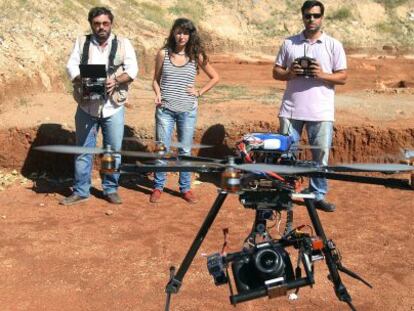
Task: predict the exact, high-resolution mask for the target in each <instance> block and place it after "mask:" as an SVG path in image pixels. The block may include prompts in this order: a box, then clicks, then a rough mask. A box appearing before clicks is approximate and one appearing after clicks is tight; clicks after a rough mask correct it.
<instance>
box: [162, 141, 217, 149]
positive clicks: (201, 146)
mask: <svg viewBox="0 0 414 311" xmlns="http://www.w3.org/2000/svg"><path fill="white" fill-rule="evenodd" d="M170 146H171V147H175V148H186V147H190V148H191V149H205V148H212V147H213V146H212V145H204V144H191V145H185V144H183V143H180V142H178V141H174V142H172V143H171V144H170Z"/></svg>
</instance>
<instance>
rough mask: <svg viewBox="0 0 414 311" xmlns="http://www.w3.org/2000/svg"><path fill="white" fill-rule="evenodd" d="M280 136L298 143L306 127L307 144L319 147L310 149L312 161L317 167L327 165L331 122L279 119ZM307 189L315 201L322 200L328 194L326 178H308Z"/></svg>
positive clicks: (331, 131) (330, 140)
mask: <svg viewBox="0 0 414 311" xmlns="http://www.w3.org/2000/svg"><path fill="white" fill-rule="evenodd" d="M279 121H280V132H281V134H289V135H291V136H292V137H293V140H294V142H295V143H297V142H299V140H300V137H301V135H302V131H303V128H304V127H305V126H306V132H307V135H308V140H309V144H311V145H312V146H317V147H321V149H312V150H311V152H312V160H313V161H314V162H316V163H317V164H318V165H323V166H325V165H328V160H329V150H330V148H331V145H332V136H333V122H331V121H302V120H294V119H288V118H279ZM309 189H310V191H312V192H313V193H315V195H316V200H323V199H324V198H325V195H326V193H327V192H328V182H327V180H326V178H310V182H309Z"/></svg>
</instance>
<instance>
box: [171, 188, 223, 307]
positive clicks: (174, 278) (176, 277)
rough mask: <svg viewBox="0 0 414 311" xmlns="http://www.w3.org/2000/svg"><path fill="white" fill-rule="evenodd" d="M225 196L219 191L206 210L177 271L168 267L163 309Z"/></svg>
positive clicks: (182, 276) (178, 284)
mask: <svg viewBox="0 0 414 311" xmlns="http://www.w3.org/2000/svg"><path fill="white" fill-rule="evenodd" d="M226 197H227V192H225V191H220V192H219V194H218V196H217V198H216V201H214V203H213V206H212V207H211V209H210V211H209V212H208V214H207V216H206V218H205V219H204V222H203V224H202V225H201V228H200V230H199V231H198V233H197V235H196V237H195V238H194V241H193V244H191V247H190V249H189V250H188V252H187V254H186V255H185V257H184V259H183V262H182V263H181V266H180V268H179V269H178V271H177V273H176V274H175V273H174V271H175V267H171V268H170V274H171V275H170V281H169V282H168V284H167V286H166V288H165V292H166V293H167V301H166V304H165V311H168V310H169V306H170V301H171V294H173V293H178V291H179V290H180V287H181V284H182V281H183V278H184V275H185V274H186V273H187V270H188V269H189V268H190V265H191V263H192V261H193V259H194V257H195V255H196V254H197V251H198V249H199V248H200V246H201V243H203V240H204V238H205V237H206V235H207V232H208V230H209V229H210V227H211V225H212V224H213V222H214V219H216V216H217V214H218V212H219V211H220V208H221V206H222V205H223V202H224V200H225V199H226Z"/></svg>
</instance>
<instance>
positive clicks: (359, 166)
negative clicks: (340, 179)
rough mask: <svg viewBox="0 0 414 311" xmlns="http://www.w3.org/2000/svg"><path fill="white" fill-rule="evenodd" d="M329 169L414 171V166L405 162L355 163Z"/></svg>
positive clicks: (337, 170)
mask: <svg viewBox="0 0 414 311" xmlns="http://www.w3.org/2000/svg"><path fill="white" fill-rule="evenodd" d="M328 169H329V170H333V171H335V172H380V173H397V172H409V171H414V166H411V165H405V164H377V163H355V164H341V165H335V166H329V167H328Z"/></svg>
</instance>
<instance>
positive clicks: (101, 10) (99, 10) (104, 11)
mask: <svg viewBox="0 0 414 311" xmlns="http://www.w3.org/2000/svg"><path fill="white" fill-rule="evenodd" d="M100 15H107V16H108V17H109V20H110V21H111V23H113V22H114V15H113V14H112V12H111V10H110V9H108V8H105V7H103V6H102V7H94V8H92V9H90V11H89V13H88V21H89V24H92V20H93V19H94V18H95V17H97V16H100Z"/></svg>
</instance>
